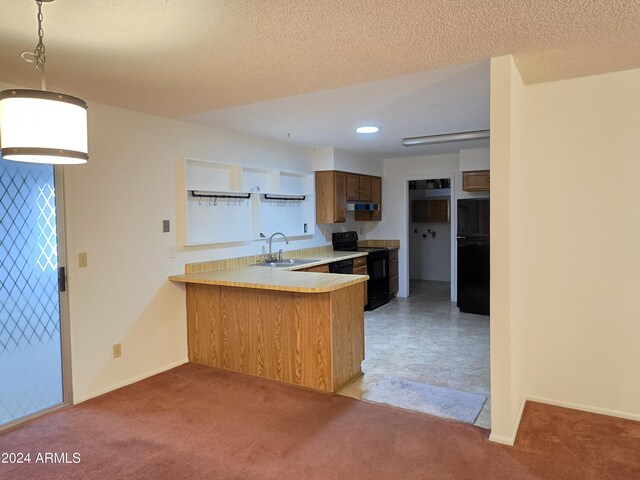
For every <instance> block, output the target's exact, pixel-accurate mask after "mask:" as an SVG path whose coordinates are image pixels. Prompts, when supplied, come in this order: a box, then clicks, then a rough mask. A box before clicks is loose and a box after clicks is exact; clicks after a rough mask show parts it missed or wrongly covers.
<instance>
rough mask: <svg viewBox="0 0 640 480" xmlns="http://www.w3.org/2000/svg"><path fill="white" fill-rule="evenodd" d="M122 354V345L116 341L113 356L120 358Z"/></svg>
mask: <svg viewBox="0 0 640 480" xmlns="http://www.w3.org/2000/svg"><path fill="white" fill-rule="evenodd" d="M121 356H122V345H121V344H119V343H116V344H115V345H114V346H113V358H118V357H121Z"/></svg>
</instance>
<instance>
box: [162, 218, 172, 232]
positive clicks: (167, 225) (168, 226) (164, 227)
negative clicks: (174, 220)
mask: <svg viewBox="0 0 640 480" xmlns="http://www.w3.org/2000/svg"><path fill="white" fill-rule="evenodd" d="M170 231H171V222H169V220H162V233H169V232H170Z"/></svg>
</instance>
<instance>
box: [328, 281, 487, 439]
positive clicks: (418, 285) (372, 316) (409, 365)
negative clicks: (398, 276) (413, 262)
mask: <svg viewBox="0 0 640 480" xmlns="http://www.w3.org/2000/svg"><path fill="white" fill-rule="evenodd" d="M410 287H411V294H410V296H409V298H397V299H394V300H392V301H391V302H389V303H388V304H387V305H384V306H382V307H380V308H378V309H376V310H374V311H373V312H366V313H365V317H364V321H365V360H364V362H362V371H363V373H364V375H363V376H362V377H360V378H359V379H357V380H356V381H355V382H353V383H351V384H349V385H347V386H346V387H344V388H343V389H341V390H340V391H339V392H338V393H339V394H340V395H345V396H348V397H353V398H361V397H362V394H363V393H364V392H366V391H367V389H368V388H369V387H370V386H371V385H372V384H374V383H375V382H376V381H378V380H379V379H380V378H381V377H382V376H391V377H396V378H401V379H404V380H411V381H414V382H421V383H427V384H430V385H437V386H440V387H446V388H451V389H455V390H461V391H464V392H472V393H480V394H483V395H486V396H487V402H486V403H485V405H484V407H483V408H482V411H481V412H480V415H479V416H478V419H477V420H476V422H475V425H477V426H480V427H483V428H490V427H491V402H490V400H489V395H490V388H489V317H487V316H483V315H471V314H468V313H461V312H460V311H459V310H458V308H457V307H456V305H455V303H451V302H450V300H449V283H448V282H432V281H412V282H411V285H410Z"/></svg>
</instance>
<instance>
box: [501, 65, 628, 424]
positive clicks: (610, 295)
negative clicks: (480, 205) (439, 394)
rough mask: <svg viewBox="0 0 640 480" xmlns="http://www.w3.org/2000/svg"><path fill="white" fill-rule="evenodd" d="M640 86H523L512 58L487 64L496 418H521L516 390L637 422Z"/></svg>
mask: <svg viewBox="0 0 640 480" xmlns="http://www.w3.org/2000/svg"><path fill="white" fill-rule="evenodd" d="M509 84H510V85H511V87H512V88H511V91H509V88H508V86H509ZM639 84H640V70H630V71H625V72H617V73H610V74H605V75H598V76H590V77H584V78H577V79H571V80H563V81H558V82H550V83H545V84H539V85H533V86H524V85H523V84H522V82H521V79H520V77H519V75H518V73H517V69H516V68H515V65H514V64H513V61H512V59H511V58H510V57H502V58H500V59H494V60H493V61H492V100H491V116H492V123H491V132H492V152H491V167H492V182H491V183H492V212H491V213H492V225H491V227H492V237H491V242H492V251H494V250H495V245H496V241H500V242H501V247H502V248H501V254H500V256H499V257H492V264H491V267H492V286H491V288H492V297H491V301H492V309H491V356H492V363H491V367H492V405H493V402H494V401H495V399H496V398H501V399H502V400H504V395H502V394H500V395H498V393H500V392H495V393H494V390H495V389H496V388H498V389H499V390H500V391H502V392H504V391H506V390H507V389H508V390H510V391H511V399H510V402H509V405H507V404H504V403H499V405H498V406H497V408H495V409H492V416H493V421H494V422H495V420H498V421H500V422H502V420H504V415H503V413H504V412H506V411H507V410H509V408H510V409H511V411H510V412H509V413H510V415H509V417H510V419H512V420H513V419H514V418H516V420H517V414H516V413H515V412H514V410H515V409H516V408H515V406H516V404H517V403H518V402H517V400H518V397H519V396H520V397H525V398H533V399H538V400H542V401H546V402H549V403H554V404H559V405H566V406H571V407H574V408H580V409H584V410H589V411H596V412H600V413H607V414H612V415H617V416H622V417H627V418H634V419H640V370H638V365H640V349H639V348H638V345H639V344H640V322H638V321H637V318H638V312H637V302H636V301H635V296H636V295H637V290H638V285H640V250H639V249H638V248H637V244H638V241H637V239H638V238H640V201H639V200H638V198H637V194H636V188H635V187H636V179H637V178H638V176H639V175H640V162H638V152H639V151H640V136H639V135H638V132H639V131H640V116H639V115H638V112H639V111H640V91H639V90H638V88H637V86H638V85H639ZM499 92H501V93H499ZM494 94H495V98H494ZM497 100H499V101H497ZM501 104H502V105H501ZM500 117H501V118H502V120H499V118H500ZM509 117H510V119H511V120H510V122H509V121H506V120H508V118H509ZM500 123H502V125H500ZM499 132H501V133H499ZM496 134H499V135H502V137H501V138H500V139H496V136H495V135H496ZM507 184H508V185H509V188H506V187H507ZM501 189H502V191H500V190H501ZM496 208H498V211H497V210H496ZM494 220H495V221H496V223H495V224H494ZM602 222H604V223H605V224H606V227H605V228H602ZM494 227H497V228H494ZM496 236H497V238H496ZM494 267H496V268H497V269H498V271H497V272H495V273H496V275H497V276H494ZM501 276H502V277H505V278H508V279H509V288H501V289H500V290H499V291H497V290H496V289H495V288H494V287H495V285H494V280H497V281H498V285H499V286H501V285H502V284H503V283H504V282H503V281H502V280H500V277H501ZM502 286H503V285H502ZM494 293H496V295H498V294H499V295H501V296H502V297H503V299H502V300H501V301H500V300H499V299H498V298H496V297H495V296H494ZM495 308H498V309H499V310H500V311H495V310H494V309H495ZM494 341H495V343H494ZM505 365H508V366H509V369H510V371H505ZM506 383H509V385H508V387H507V388H505V384H506ZM502 400H499V402H502ZM496 427H498V425H497V424H496V423H494V425H493V429H494V432H493V433H492V437H493V435H494V433H495V434H498V435H504V436H505V437H508V435H509V434H511V435H513V434H515V425H514V427H512V429H511V432H509V429H508V427H507V426H506V425H505V424H504V423H501V424H500V425H499V427H500V429H499V431H498V430H496Z"/></svg>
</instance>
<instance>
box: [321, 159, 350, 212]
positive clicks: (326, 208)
mask: <svg viewBox="0 0 640 480" xmlns="http://www.w3.org/2000/svg"><path fill="white" fill-rule="evenodd" d="M346 192H347V174H346V173H344V172H336V171H334V170H326V171H320V172H316V222H317V223H344V222H345V220H346V210H347V202H346Z"/></svg>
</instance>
